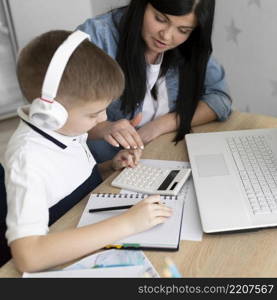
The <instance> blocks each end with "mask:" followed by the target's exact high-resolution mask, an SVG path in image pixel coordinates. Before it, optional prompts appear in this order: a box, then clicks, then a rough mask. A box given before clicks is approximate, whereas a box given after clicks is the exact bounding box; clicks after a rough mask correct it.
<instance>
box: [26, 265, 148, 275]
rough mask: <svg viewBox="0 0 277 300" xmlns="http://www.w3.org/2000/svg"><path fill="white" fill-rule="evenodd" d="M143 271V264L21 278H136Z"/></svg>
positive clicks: (54, 272)
mask: <svg viewBox="0 0 277 300" xmlns="http://www.w3.org/2000/svg"><path fill="white" fill-rule="evenodd" d="M144 273H145V272H144V266H126V267H114V268H97V269H76V270H74V269H73V270H61V271H49V272H38V273H24V274H23V278H104V277H106V278H114V277H121V278H122V277H123V278H138V277H144Z"/></svg>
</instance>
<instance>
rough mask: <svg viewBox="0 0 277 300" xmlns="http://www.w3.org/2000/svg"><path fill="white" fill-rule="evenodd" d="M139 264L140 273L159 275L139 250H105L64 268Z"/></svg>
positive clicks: (109, 267)
mask: <svg viewBox="0 0 277 300" xmlns="http://www.w3.org/2000/svg"><path fill="white" fill-rule="evenodd" d="M129 266H141V267H142V270H141V272H142V275H143V276H145V275H147V276H148V277H160V275H159V273H158V272H157V271H156V269H155V268H154V266H153V265H152V263H151V262H150V260H149V259H148V258H147V257H146V255H145V254H144V253H143V251H140V250H116V249H112V250H105V251H101V252H98V253H96V254H93V255H90V256H87V257H85V258H83V259H81V260H79V261H78V262H76V263H74V264H72V265H70V266H68V267H66V268H65V269H64V270H84V269H99V268H104V269H113V268H115V267H116V268H117V267H121V268H124V267H129Z"/></svg>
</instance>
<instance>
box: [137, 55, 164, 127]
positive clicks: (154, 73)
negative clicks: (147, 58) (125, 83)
mask: <svg viewBox="0 0 277 300" xmlns="http://www.w3.org/2000/svg"><path fill="white" fill-rule="evenodd" d="M162 61H163V55H160V57H159V58H158V60H157V62H156V64H148V65H147V88H146V94H145V98H144V101H143V107H142V120H141V122H140V124H139V127H141V126H143V125H145V124H146V123H148V122H150V121H152V120H154V119H156V118H157V117H159V116H162V115H165V114H167V113H168V112H169V102H168V94H167V88H166V82H165V77H161V78H159V74H160V70H161V65H162ZM158 78H159V79H158ZM155 84H156V88H157V95H158V97H157V98H158V99H157V100H155V99H154V98H153V97H152V95H151V90H152V88H153V87H154V85H155Z"/></svg>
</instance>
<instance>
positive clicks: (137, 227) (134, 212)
mask: <svg viewBox="0 0 277 300" xmlns="http://www.w3.org/2000/svg"><path fill="white" fill-rule="evenodd" d="M172 213H173V211H172V208H170V207H168V206H166V205H164V204H162V203H161V202H160V196H158V195H155V196H150V197H147V198H145V199H144V200H142V201H140V202H138V203H137V204H136V205H134V206H133V207H132V208H130V209H128V210H127V211H126V212H125V213H123V214H122V217H125V218H126V217H127V219H126V221H127V225H128V228H130V229H131V232H132V234H134V233H139V232H142V231H144V230H147V229H150V228H151V227H153V226H156V225H158V224H161V223H164V222H166V220H167V219H168V218H169V217H170V216H171V215H172Z"/></svg>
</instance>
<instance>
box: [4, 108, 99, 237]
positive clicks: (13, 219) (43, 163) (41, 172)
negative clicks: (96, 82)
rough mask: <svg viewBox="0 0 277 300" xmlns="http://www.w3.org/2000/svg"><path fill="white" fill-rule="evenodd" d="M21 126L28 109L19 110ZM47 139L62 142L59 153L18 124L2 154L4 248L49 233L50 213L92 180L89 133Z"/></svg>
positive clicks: (36, 133)
mask: <svg viewBox="0 0 277 300" xmlns="http://www.w3.org/2000/svg"><path fill="white" fill-rule="evenodd" d="M18 113H19V116H20V117H21V118H22V119H24V120H25V121H27V122H29V123H31V122H30V120H29V119H28V115H27V113H28V106H25V107H23V108H21V109H19V111H18ZM39 129H40V130H42V131H44V132H45V133H46V134H48V135H49V136H51V137H52V138H54V139H55V140H56V141H58V142H60V143H62V144H63V145H64V146H65V147H66V148H65V149H62V148H61V147H59V146H58V145H56V144H55V143H53V142H52V141H50V140H49V139H47V138H45V137H43V136H42V135H41V134H39V133H38V132H36V131H35V130H33V129H32V128H31V127H30V126H29V125H27V124H26V123H25V122H23V121H21V122H20V124H19V126H18V128H17V129H16V131H15V133H14V134H13V136H12V138H11V140H10V141H9V144H8V147H7V151H6V154H5V163H4V167H5V184H6V190H7V203H8V214H7V219H6V222H7V227H8V229H7V232H6V237H7V240H8V243H11V242H12V241H13V240H15V239H19V238H22V237H26V236H33V235H45V234H47V232H48V230H49V229H48V221H49V208H50V207H52V206H53V205H55V204H57V203H58V202H59V201H60V200H62V199H63V198H65V197H66V196H68V195H70V194H71V193H72V192H73V191H74V190H75V189H77V188H78V187H79V186H80V185H82V183H84V182H85V181H86V179H87V178H88V177H89V176H90V175H91V173H92V169H93V167H94V166H95V164H96V163H95V160H94V158H93V156H92V155H91V153H90V151H89V149H88V147H87V144H86V140H87V134H83V135H81V136H76V137H69V136H64V135H61V134H59V133H57V132H54V131H49V130H45V129H42V128H39Z"/></svg>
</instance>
